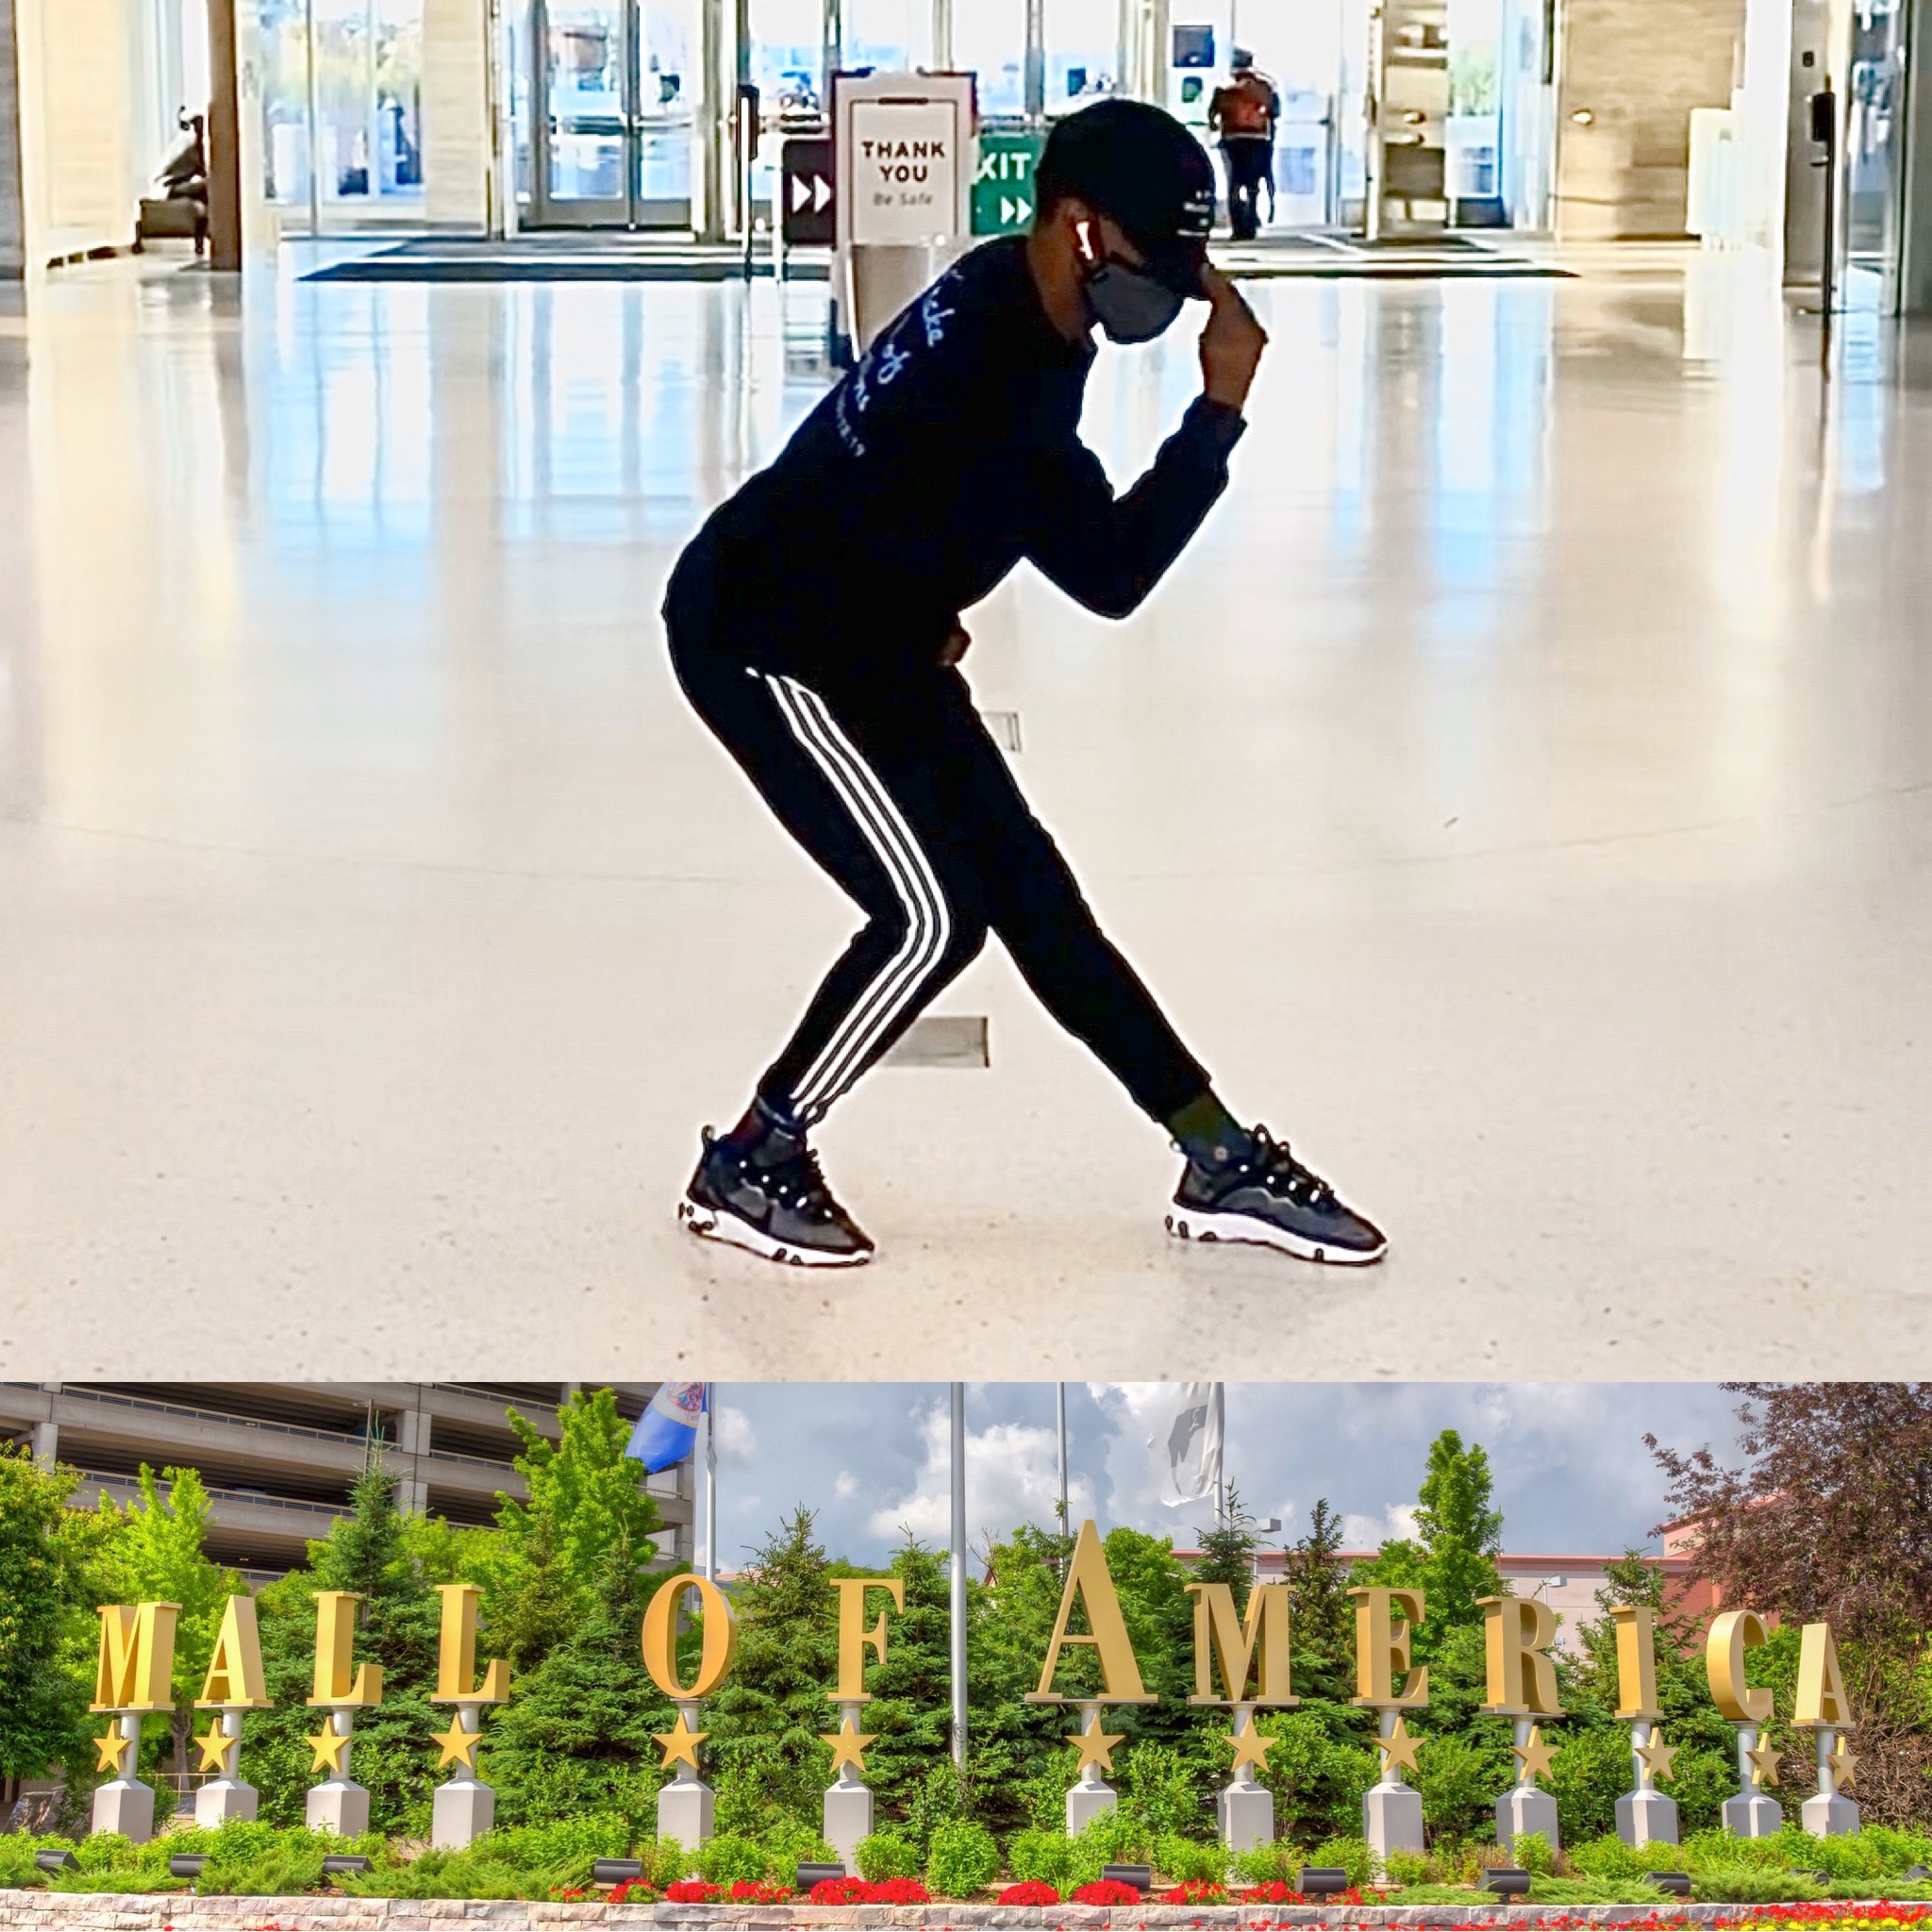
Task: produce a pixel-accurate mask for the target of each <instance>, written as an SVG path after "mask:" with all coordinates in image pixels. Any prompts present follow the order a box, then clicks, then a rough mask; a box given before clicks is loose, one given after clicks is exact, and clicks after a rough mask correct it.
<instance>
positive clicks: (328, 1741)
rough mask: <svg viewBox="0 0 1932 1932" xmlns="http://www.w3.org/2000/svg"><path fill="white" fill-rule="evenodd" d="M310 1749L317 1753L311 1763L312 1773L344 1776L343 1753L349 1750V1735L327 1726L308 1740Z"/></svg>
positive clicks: (331, 1725) (330, 1725) (332, 1726)
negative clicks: (330, 1773) (328, 1772)
mask: <svg viewBox="0 0 1932 1932" xmlns="http://www.w3.org/2000/svg"><path fill="white" fill-rule="evenodd" d="M308 1748H309V1749H310V1750H311V1751H313V1752H314V1753H315V1757H314V1758H313V1759H312V1760H311V1761H310V1763H309V1766H308V1768H309V1770H310V1771H332V1772H334V1773H335V1774H336V1775H337V1776H338V1777H340V1776H341V1774H342V1753H343V1752H344V1751H346V1750H347V1749H348V1748H349V1734H348V1732H347V1731H339V1730H337V1729H336V1728H335V1726H334V1725H333V1724H329V1725H325V1726H324V1728H323V1729H322V1730H321V1731H319V1732H318V1733H317V1734H316V1735H315V1736H314V1737H312V1738H310V1739H309V1740H308Z"/></svg>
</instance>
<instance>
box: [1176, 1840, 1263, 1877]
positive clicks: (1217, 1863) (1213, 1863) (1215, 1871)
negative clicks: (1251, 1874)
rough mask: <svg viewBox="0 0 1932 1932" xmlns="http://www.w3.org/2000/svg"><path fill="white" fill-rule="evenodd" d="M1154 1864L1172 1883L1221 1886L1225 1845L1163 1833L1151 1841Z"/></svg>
mask: <svg viewBox="0 0 1932 1932" xmlns="http://www.w3.org/2000/svg"><path fill="white" fill-rule="evenodd" d="M1154 1865H1155V1869H1156V1870H1157V1871H1158V1872H1160V1873H1161V1874H1164V1875H1165V1876H1166V1877H1167V1878H1168V1879H1170V1880H1171V1881H1172V1882H1173V1883H1174V1884H1175V1885H1224V1884H1226V1882H1227V1847H1226V1846H1225V1845H1220V1844H1211V1845H1209V1844H1203V1843H1201V1841H1200V1840H1198V1839H1191V1838H1183V1837H1182V1836H1181V1835H1180V1833H1179V1832H1177V1831H1168V1832H1163V1833H1162V1834H1161V1835H1160V1836H1159V1837H1158V1839H1156V1840H1155V1841H1154ZM1261 1883H1263V1884H1266V1883H1267V1881H1266V1880H1265V1879H1264V1880H1262V1881H1261Z"/></svg>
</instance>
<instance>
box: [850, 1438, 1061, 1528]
mask: <svg viewBox="0 0 1932 1932" xmlns="http://www.w3.org/2000/svg"><path fill="white" fill-rule="evenodd" d="M919 1428H920V1438H921V1446H922V1450H923V1457H922V1460H921V1464H920V1469H919V1474H918V1475H917V1477H916V1478H915V1480H914V1482H913V1485H912V1487H911V1488H910V1489H909V1490H908V1491H903V1492H902V1493H901V1494H900V1495H898V1496H897V1497H896V1498H893V1499H892V1500H891V1501H888V1502H886V1503H882V1504H881V1505H880V1506H879V1507H877V1508H875V1509H874V1511H873V1512H872V1515H871V1517H870V1518H869V1519H868V1521H867V1524H866V1527H867V1529H868V1530H869V1531H870V1532H871V1533H872V1534H873V1535H874V1536H876V1537H880V1538H886V1539H891V1540H896V1538H897V1537H898V1535H899V1533H900V1532H901V1530H903V1529H909V1530H911V1531H912V1533H913V1534H914V1535H915V1536H917V1537H919V1538H920V1539H922V1540H923V1541H925V1542H927V1543H935V1544H944V1543H946V1542H948V1541H950V1540H951V1538H952V1534H953V1504H952V1487H951V1485H952V1422H951V1418H950V1416H949V1414H948V1412H947V1409H946V1407H945V1406H944V1405H942V1404H934V1405H933V1406H932V1407H929V1408H926V1409H924V1411H923V1412H921V1413H920V1415H919ZM1093 1493H1094V1492H1093V1486H1092V1484H1091V1481H1089V1479H1088V1478H1087V1477H1086V1476H1084V1475H1082V1474H1079V1473H1077V1472H1074V1473H1073V1474H1071V1476H1070V1482H1069V1505H1070V1507H1071V1508H1072V1510H1073V1514H1074V1521H1075V1522H1078V1521H1079V1520H1080V1518H1081V1517H1082V1516H1083V1515H1086V1516H1091V1515H1092V1514H1093ZM1058 1502H1059V1448H1058V1436H1057V1435H1056V1432H1055V1431H1054V1430H1053V1429H1052V1428H1051V1427H1041V1426H1040V1425H1039V1424H1032V1423H1019V1422H1000V1423H994V1424H991V1426H990V1427H987V1428H983V1429H973V1428H968V1430H967V1431H966V1528H967V1535H968V1537H969V1539H970V1540H971V1541H972V1543H973V1544H974V1547H975V1548H976V1547H978V1546H980V1545H981V1544H983V1543H984V1542H985V1541H986V1540H987V1538H988V1536H989V1535H991V1536H1004V1535H1005V1534H1007V1532H1008V1531H1009V1530H1011V1529H1013V1528H1014V1527H1015V1526H1017V1525H1018V1524H1023V1523H1040V1524H1050V1523H1051V1522H1052V1521H1053V1520H1054V1512H1055V1510H1056V1507H1058Z"/></svg>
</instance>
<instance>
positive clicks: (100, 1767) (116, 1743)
mask: <svg viewBox="0 0 1932 1932" xmlns="http://www.w3.org/2000/svg"><path fill="white" fill-rule="evenodd" d="M133 1741H134V1740H133V1739H132V1738H124V1737H123V1736H122V1735H121V1726H120V1725H119V1724H111V1725H109V1726H108V1735H107V1736H106V1737H105V1738H96V1739H95V1740H94V1749H95V1750H96V1751H98V1752H99V1753H100V1754H101V1761H100V1762H99V1763H98V1764H97V1765H95V1766H94V1769H95V1770H96V1771H111V1772H112V1773H113V1774H114V1775H115V1776H116V1777H119V1776H120V1775H121V1760H122V1759H123V1758H124V1757H126V1756H127V1747H128V1745H129V1744H131V1743H132V1742H133Z"/></svg>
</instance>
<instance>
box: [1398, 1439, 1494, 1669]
mask: <svg viewBox="0 0 1932 1932" xmlns="http://www.w3.org/2000/svg"><path fill="white" fill-rule="evenodd" d="M1494 1493H1495V1485H1494V1482H1493V1481H1492V1479H1491V1475H1490V1458H1489V1457H1488V1456H1487V1455H1486V1454H1485V1453H1484V1451H1483V1447H1482V1445H1481V1443H1479V1442H1472V1443H1471V1444H1470V1446H1469V1447H1468V1448H1467V1449H1465V1448H1464V1447H1463V1446H1462V1438H1461V1437H1460V1436H1459V1435H1457V1432H1456V1431H1455V1430H1454V1429H1444V1430H1443V1431H1442V1433H1441V1435H1440V1436H1438V1437H1437V1438H1436V1440H1435V1441H1433V1442H1432V1443H1430V1445H1429V1467H1428V1474H1426V1475H1425V1476H1424V1478H1423V1486H1422V1492H1421V1495H1420V1496H1419V1498H1418V1500H1417V1504H1416V1512H1415V1526H1416V1539H1417V1541H1419V1542H1420V1543H1421V1545H1422V1550H1423V1588H1424V1590H1426V1591H1428V1599H1429V1627H1430V1628H1432V1629H1434V1630H1437V1631H1445V1630H1451V1629H1456V1628H1458V1627H1464V1626H1468V1625H1472V1624H1480V1623H1481V1622H1482V1614H1483V1613H1482V1611H1481V1610H1480V1609H1478V1608H1477V1607H1476V1602H1477V1599H1478V1598H1480V1597H1486V1596H1497V1595H1500V1594H1501V1593H1502V1589H1503V1577H1502V1573H1501V1572H1500V1571H1499V1570H1498V1569H1497V1568H1496V1558H1497V1557H1499V1556H1500V1555H1501V1554H1502V1550H1503V1512H1502V1511H1501V1510H1500V1509H1498V1508H1496V1507H1494Z"/></svg>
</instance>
